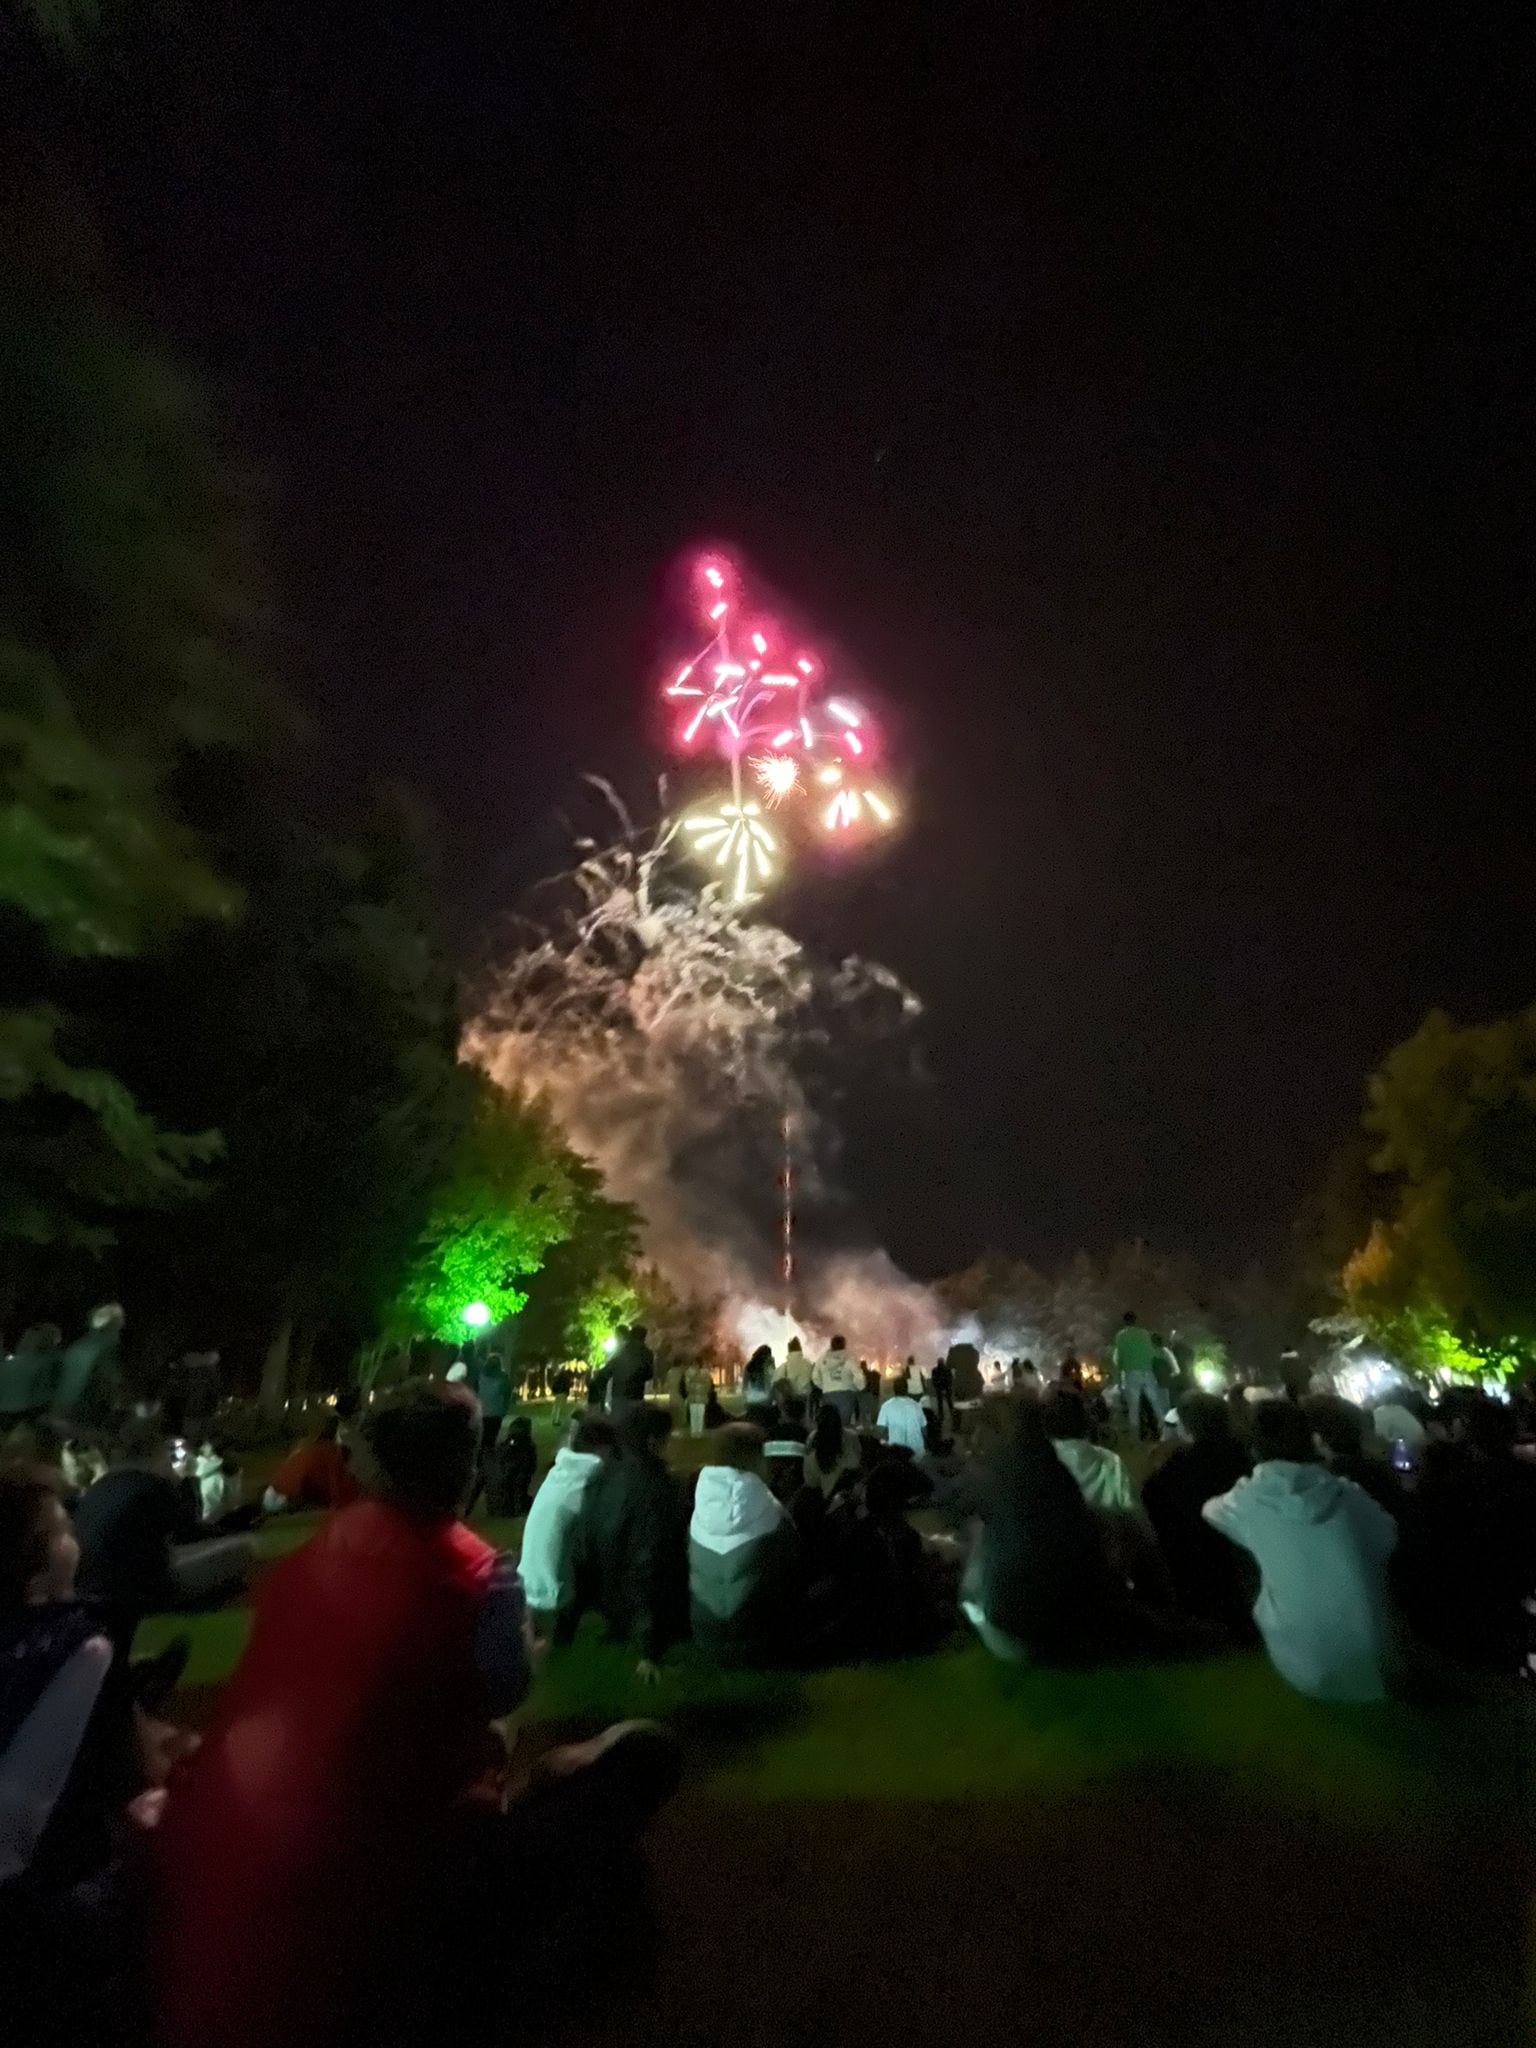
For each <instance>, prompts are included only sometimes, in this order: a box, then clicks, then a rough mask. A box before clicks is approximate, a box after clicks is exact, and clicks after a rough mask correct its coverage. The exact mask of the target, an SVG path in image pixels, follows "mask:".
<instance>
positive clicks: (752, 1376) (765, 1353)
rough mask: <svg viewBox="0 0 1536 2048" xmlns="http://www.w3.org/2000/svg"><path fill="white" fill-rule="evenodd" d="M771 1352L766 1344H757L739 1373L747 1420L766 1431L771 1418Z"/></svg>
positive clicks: (765, 1433) (765, 1432)
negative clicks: (740, 1373)
mask: <svg viewBox="0 0 1536 2048" xmlns="http://www.w3.org/2000/svg"><path fill="white" fill-rule="evenodd" d="M773 1377H774V1375H773V1353H772V1351H770V1350H769V1348H768V1346H767V1345H766V1344H759V1345H758V1347H757V1349H756V1350H755V1351H754V1352H753V1354H752V1356H751V1357H750V1358H749V1359H748V1360H747V1363H746V1369H745V1371H744V1372H743V1373H742V1375H741V1387H742V1392H743V1393H744V1394H745V1395H746V1402H747V1416H746V1419H747V1421H748V1422H751V1423H755V1424H756V1425H757V1427H758V1428H759V1429H760V1430H762V1431H763V1433H764V1435H767V1433H768V1426H769V1424H770V1423H771V1422H772V1420H773Z"/></svg>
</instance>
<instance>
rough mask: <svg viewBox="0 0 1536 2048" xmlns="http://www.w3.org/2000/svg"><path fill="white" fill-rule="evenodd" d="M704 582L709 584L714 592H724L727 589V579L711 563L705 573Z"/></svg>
mask: <svg viewBox="0 0 1536 2048" xmlns="http://www.w3.org/2000/svg"><path fill="white" fill-rule="evenodd" d="M704 581H705V582H706V583H707V584H709V586H710V587H711V589H713V590H724V588H725V577H724V576H723V575H722V574H721V572H720V570H718V569H717V568H716V567H715V565H714V563H713V562H711V563H710V564H709V566H708V567H707V568H706V569H705V571H704Z"/></svg>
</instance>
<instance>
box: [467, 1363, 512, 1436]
mask: <svg viewBox="0 0 1536 2048" xmlns="http://www.w3.org/2000/svg"><path fill="white" fill-rule="evenodd" d="M475 1392H476V1394H477V1396H478V1397H479V1401H480V1412H481V1414H482V1415H483V1416H484V1417H485V1419H486V1421H487V1422H501V1421H503V1420H504V1419H505V1417H506V1413H507V1410H508V1409H509V1408H510V1407H511V1405H512V1375H511V1373H510V1372H508V1370H507V1368H506V1365H505V1363H504V1362H503V1361H502V1360H501V1359H500V1358H491V1359H489V1360H488V1361H487V1362H486V1364H485V1365H483V1366H482V1367H481V1369H480V1373H479V1376H478V1377H477V1379H476V1381H475Z"/></svg>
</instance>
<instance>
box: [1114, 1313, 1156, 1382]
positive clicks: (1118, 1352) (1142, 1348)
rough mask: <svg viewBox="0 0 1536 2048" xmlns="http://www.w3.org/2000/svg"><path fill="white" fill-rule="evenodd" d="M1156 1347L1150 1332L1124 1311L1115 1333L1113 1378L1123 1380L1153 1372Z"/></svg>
mask: <svg viewBox="0 0 1536 2048" xmlns="http://www.w3.org/2000/svg"><path fill="white" fill-rule="evenodd" d="M1156 1356H1157V1347H1156V1345H1155V1344H1154V1343H1153V1341H1152V1332H1151V1331H1150V1330H1149V1329H1147V1328H1146V1327H1145V1325H1144V1324H1142V1323H1138V1322H1137V1321H1136V1320H1135V1319H1134V1318H1133V1317H1132V1315H1131V1313H1130V1311H1129V1309H1127V1311H1126V1319H1125V1321H1124V1322H1123V1323H1122V1324H1121V1325H1120V1328H1119V1329H1118V1330H1117V1331H1116V1332H1115V1342H1114V1348H1113V1357H1114V1366H1115V1377H1116V1378H1117V1379H1122V1380H1123V1379H1125V1378H1126V1377H1127V1376H1128V1375H1129V1374H1131V1373H1148V1372H1151V1371H1152V1370H1153V1365H1154V1361H1155V1359H1156Z"/></svg>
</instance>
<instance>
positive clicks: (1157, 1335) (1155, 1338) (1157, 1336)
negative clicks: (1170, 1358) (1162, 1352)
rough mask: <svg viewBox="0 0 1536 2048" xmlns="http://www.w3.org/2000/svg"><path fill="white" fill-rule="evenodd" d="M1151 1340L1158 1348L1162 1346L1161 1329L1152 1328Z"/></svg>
mask: <svg viewBox="0 0 1536 2048" xmlns="http://www.w3.org/2000/svg"><path fill="white" fill-rule="evenodd" d="M1152 1342H1153V1343H1154V1344H1156V1345H1157V1346H1158V1348H1159V1349H1161V1348H1162V1344H1163V1333H1162V1331H1161V1330H1154V1331H1153V1332H1152Z"/></svg>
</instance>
